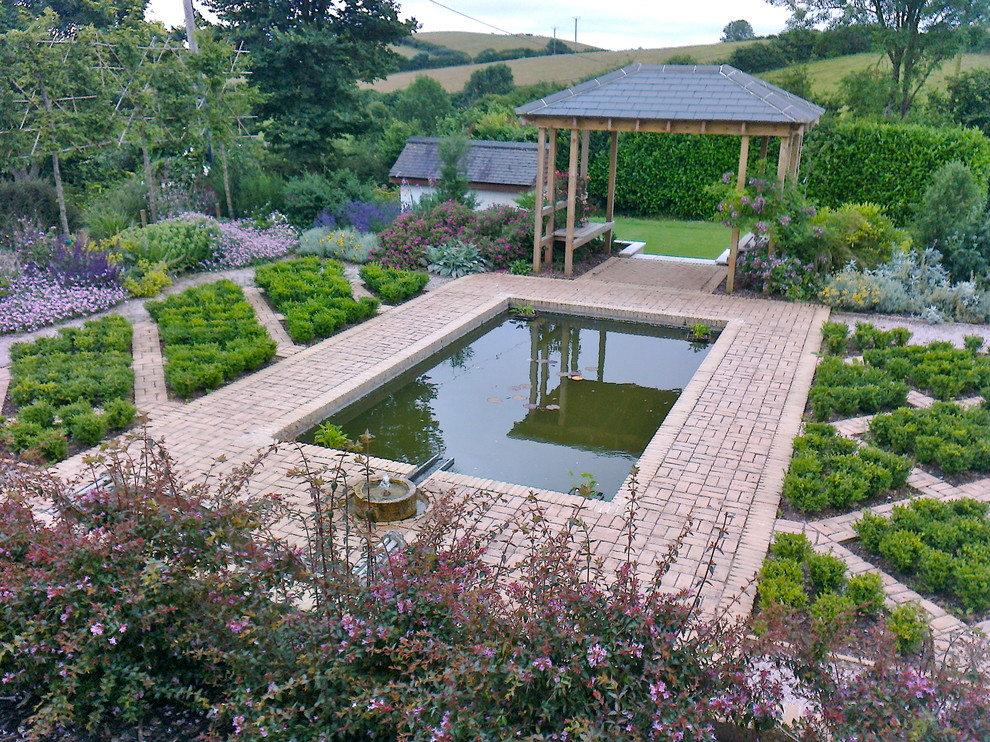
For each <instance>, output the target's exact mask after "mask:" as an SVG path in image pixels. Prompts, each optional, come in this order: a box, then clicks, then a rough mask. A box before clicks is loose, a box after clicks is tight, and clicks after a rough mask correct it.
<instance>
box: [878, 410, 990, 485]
mask: <svg viewBox="0 0 990 742" xmlns="http://www.w3.org/2000/svg"><path fill="white" fill-rule="evenodd" d="M870 433H871V434H872V435H873V438H874V439H875V440H876V442H877V443H878V444H879V445H881V446H883V447H884V448H888V449H890V450H892V451H896V452H897V453H905V454H910V455H912V456H914V457H915V458H916V459H917V460H918V461H919V462H920V463H922V464H936V465H938V466H939V467H940V468H941V469H942V471H944V472H945V473H946V474H966V473H969V472H990V409H986V408H980V407H974V408H971V409H968V410H967V409H963V408H962V407H960V406H958V405H955V404H952V403H949V402H936V403H935V404H933V405H932V406H931V407H930V408H928V409H927V410H914V409H908V408H904V409H900V410H895V411H894V412H892V413H890V414H886V415H877V416H876V417H875V418H873V420H871V421H870Z"/></svg>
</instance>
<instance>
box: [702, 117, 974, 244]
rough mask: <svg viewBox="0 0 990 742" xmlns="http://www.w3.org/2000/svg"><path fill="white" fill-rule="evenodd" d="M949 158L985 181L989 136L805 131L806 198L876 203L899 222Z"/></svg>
mask: <svg viewBox="0 0 990 742" xmlns="http://www.w3.org/2000/svg"><path fill="white" fill-rule="evenodd" d="M713 138H714V137H713ZM953 160H959V161H961V162H964V163H965V164H966V165H968V166H969V168H970V169H971V170H972V171H973V174H974V175H975V176H976V178H977V179H978V180H979V182H981V183H986V182H987V179H988V177H990V140H988V139H987V137H986V136H984V134H983V133H982V132H981V131H979V130H978V129H964V128H961V127H938V128H936V127H929V126H919V125H916V124H898V123H876V122H872V121H850V122H842V123H838V124H834V125H827V126H820V127H818V128H816V129H814V130H813V131H812V132H811V133H810V134H809V135H808V138H807V140H806V144H805V148H804V155H803V158H802V165H801V172H802V174H803V176H804V178H805V179H806V182H807V186H808V197H809V198H810V199H811V200H812V201H813V202H815V203H817V204H818V205H819V206H831V207H838V206H840V205H842V204H844V203H850V202H851V203H864V202H873V203H878V204H880V205H882V206H884V207H886V210H887V214H888V215H889V216H890V217H891V218H892V219H893V220H894V221H895V222H897V223H898V224H901V225H903V224H906V223H907V222H908V221H910V219H911V217H912V216H913V213H914V208H915V206H916V205H917V204H919V203H921V200H922V198H923V197H924V195H925V189H926V188H927V187H928V186H929V184H930V181H931V178H932V176H933V175H934V173H935V171H937V170H938V169H939V168H940V167H942V166H943V165H945V164H946V163H947V162H952V161H953Z"/></svg>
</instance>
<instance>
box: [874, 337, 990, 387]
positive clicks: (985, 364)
mask: <svg viewBox="0 0 990 742" xmlns="http://www.w3.org/2000/svg"><path fill="white" fill-rule="evenodd" d="M863 359H864V361H866V363H867V364H869V365H870V366H873V367H874V368H879V369H884V370H886V371H887V372H888V373H889V374H890V375H891V376H893V377H894V378H899V379H902V380H904V381H907V382H908V383H910V384H911V385H912V386H915V387H917V388H918V389H921V390H922V391H925V392H928V393H929V394H932V395H933V396H935V397H937V398H939V399H953V398H955V397H959V396H969V395H973V394H977V393H979V391H980V390H981V389H983V388H984V387H985V386H987V385H988V384H990V357H988V356H986V355H983V354H976V353H973V352H972V351H970V350H967V349H961V348H955V347H953V345H952V344H951V343H947V342H941V341H936V342H932V343H929V344H928V345H925V346H921V345H909V346H907V347H895V348H884V349H873V350H868V351H866V352H864V354H863Z"/></svg>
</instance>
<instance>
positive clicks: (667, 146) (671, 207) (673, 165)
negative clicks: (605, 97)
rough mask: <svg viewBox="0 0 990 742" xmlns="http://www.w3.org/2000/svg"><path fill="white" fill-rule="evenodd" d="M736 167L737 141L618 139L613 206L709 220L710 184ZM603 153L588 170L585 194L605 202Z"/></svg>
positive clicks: (605, 160)
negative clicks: (588, 192)
mask: <svg viewBox="0 0 990 742" xmlns="http://www.w3.org/2000/svg"><path fill="white" fill-rule="evenodd" d="M738 164H739V139H738V138H737V137H721V136H705V135H694V134H636V135H620V137H619V149H618V158H617V167H616V182H615V208H616V209H617V210H618V211H620V212H622V213H626V214H636V215H642V216H671V217H677V218H680V219H711V218H712V216H714V214H715V210H716V208H717V207H718V201H719V198H718V196H717V195H715V194H713V193H710V192H709V191H710V186H713V185H717V184H720V183H721V182H722V175H724V174H725V173H727V172H731V173H735V172H736V169H737V167H738ZM607 189H608V151H607V150H606V151H604V152H600V153H599V154H598V155H597V156H596V157H595V158H594V160H593V161H592V163H591V166H590V169H589V190H590V192H591V194H592V195H593V196H594V197H596V198H598V199H599V200H601V201H602V202H604V200H605V198H606V195H607Z"/></svg>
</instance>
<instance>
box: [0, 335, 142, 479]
mask: <svg viewBox="0 0 990 742" xmlns="http://www.w3.org/2000/svg"><path fill="white" fill-rule="evenodd" d="M131 334H132V333H131V325H130V323H129V322H128V321H127V320H126V319H124V318H122V317H104V318H103V319H99V320H91V321H89V322H86V323H85V324H84V325H83V326H82V327H81V328H78V327H71V328H65V329H62V330H60V331H59V333H58V335H55V336H54V337H45V338H40V339H38V340H36V341H34V342H33V343H15V344H14V345H13V346H11V349H10V358H11V361H12V364H11V369H10V399H11V401H12V402H13V403H14V404H15V405H16V406H17V408H18V409H17V415H16V419H15V422H14V423H13V424H12V425H8V426H6V427H4V428H3V429H2V433H0V440H2V441H3V442H4V444H5V445H6V446H7V447H8V448H10V449H11V450H12V451H14V452H15V453H21V452H24V451H37V452H38V453H39V454H40V455H41V456H42V457H43V458H45V459H46V460H48V461H59V460H61V459H64V458H65V457H66V456H67V455H68V453H69V440H70V439H72V440H73V441H75V442H76V443H79V444H82V445H85V446H92V445H94V444H96V443H98V442H99V441H100V440H102V439H103V437H104V436H105V435H106V434H107V432H109V431H113V430H120V429H122V428H125V427H127V425H128V424H130V422H131V420H132V419H133V418H134V415H135V414H136V412H137V410H136V409H135V408H134V405H132V404H131V403H130V401H129V400H130V398H131V396H132V395H133V392H134V371H132V370H131ZM94 408H101V411H97V410H96V409H94Z"/></svg>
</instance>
